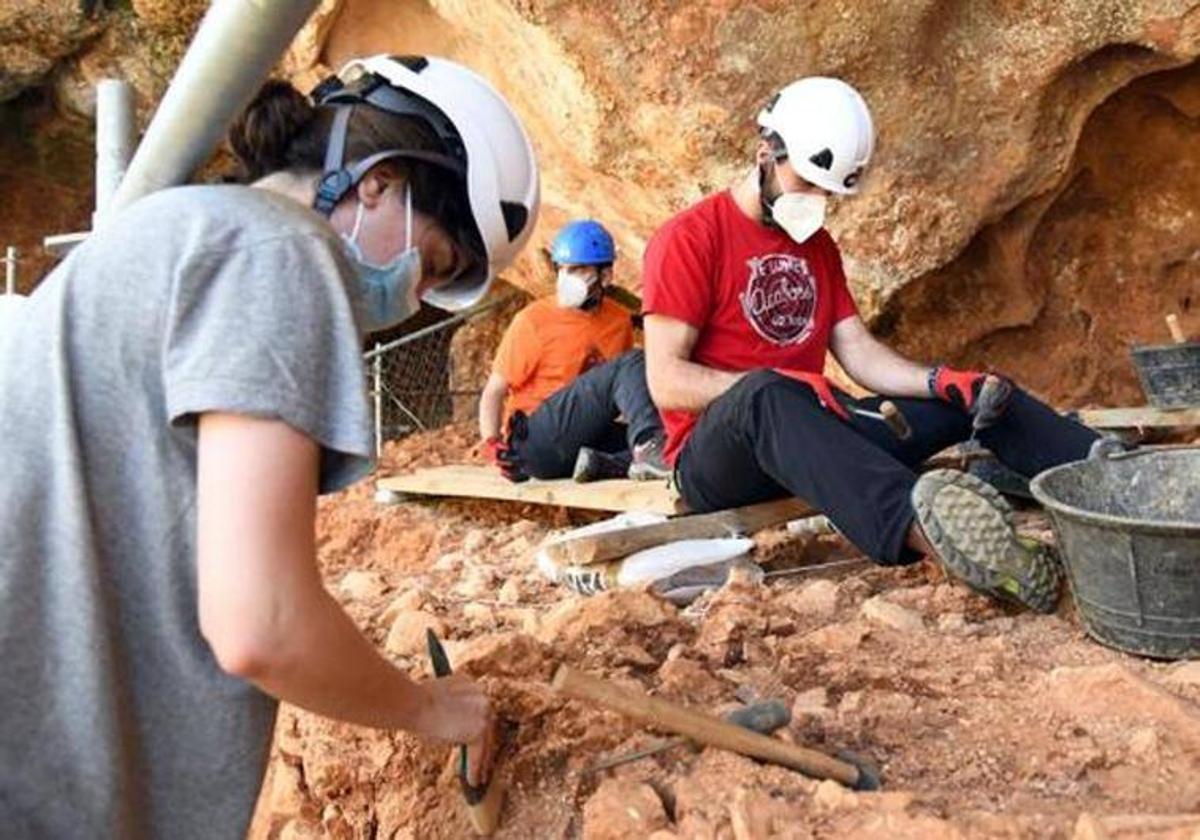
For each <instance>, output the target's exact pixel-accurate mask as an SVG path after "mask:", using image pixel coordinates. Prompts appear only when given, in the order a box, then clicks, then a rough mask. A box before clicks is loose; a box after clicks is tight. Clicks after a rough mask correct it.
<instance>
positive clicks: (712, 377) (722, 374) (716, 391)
mask: <svg viewBox="0 0 1200 840" xmlns="http://www.w3.org/2000/svg"><path fill="white" fill-rule="evenodd" d="M644 329H645V333H646V384H647V385H648V386H649V387H650V396H651V397H652V398H653V399H654V404H655V405H657V406H658V407H659V408H660V409H662V410H664V411H692V412H700V411H703V410H704V409H705V408H707V407H708V404H709V403H711V402H712V401H713V400H715V399H716V398H717V397H719V396H721V395H722V394H724V393H725V392H726V391H728V390H729V389H730V388H732V387H733V385H734V383H735V382H737V381H738V380H739V379H741V378H742V377H743V376H744V375H745V374H743V373H729V372H727V371H723V370H717V369H715V368H710V367H706V366H704V365H700V364H696V363H695V362H693V361H691V357H692V348H693V347H695V346H696V339H697V338H699V336H700V331H699V330H698V329H696V328H695V327H693V326H692V325H691V324H689V323H687V322H686V321H680V320H678V319H677V318H671V317H668V316H666V315H647V316H646V320H645V326H644Z"/></svg>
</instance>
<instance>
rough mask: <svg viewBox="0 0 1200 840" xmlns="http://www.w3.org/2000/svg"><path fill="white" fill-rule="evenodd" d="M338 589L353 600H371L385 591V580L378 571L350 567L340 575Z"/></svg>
mask: <svg viewBox="0 0 1200 840" xmlns="http://www.w3.org/2000/svg"><path fill="white" fill-rule="evenodd" d="M338 589H339V590H341V592H342V594H343V595H345V596H346V597H347V598H350V599H352V600H355V601H371V600H374V599H376V598H378V597H379V596H380V595H382V594H383V593H384V592H386V591H387V589H388V585H387V581H385V580H384V579H383V575H381V574H379V573H378V572H369V571H366V570H365V569H351V570H350V571H348V572H346V574H344V575H342V579H341V580H340V581H339V582H338Z"/></svg>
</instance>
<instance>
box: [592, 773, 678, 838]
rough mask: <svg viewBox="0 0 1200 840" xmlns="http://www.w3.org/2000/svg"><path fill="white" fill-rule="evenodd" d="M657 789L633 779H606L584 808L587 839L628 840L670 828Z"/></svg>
mask: <svg viewBox="0 0 1200 840" xmlns="http://www.w3.org/2000/svg"><path fill="white" fill-rule="evenodd" d="M668 824H669V823H668V820H667V813H666V811H665V810H664V809H663V804H662V800H661V799H659V798H658V794H657V793H655V792H654V788H652V787H650V786H649V785H647V784H645V783H643V782H636V781H632V780H629V779H606V780H605V781H603V782H602V783H601V784H600V787H599V788H598V789H597V790H596V792H595V793H594V794H592V796H591V798H590V799H588V801H587V804H586V805H584V806H583V840H627V838H630V837H645V836H646V835H648V834H651V833H652V832H654V831H658V830H659V829H664V828H666V827H667V826H668Z"/></svg>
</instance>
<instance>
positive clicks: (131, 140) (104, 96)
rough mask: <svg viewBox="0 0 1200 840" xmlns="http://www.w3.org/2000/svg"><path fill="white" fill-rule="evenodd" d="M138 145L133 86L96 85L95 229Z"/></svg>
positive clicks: (112, 82) (113, 82)
mask: <svg viewBox="0 0 1200 840" xmlns="http://www.w3.org/2000/svg"><path fill="white" fill-rule="evenodd" d="M134 145H135V137H134V128H133V86H132V85H130V84H129V83H128V82H125V81H122V80H120V79H101V80H100V82H99V84H97V85H96V212H95V214H94V215H93V217H92V226H93V227H95V226H96V221H97V220H98V219H99V218H100V217H101V216H103V215H104V212H105V210H107V209H108V206H109V204H110V203H111V202H112V198H113V196H114V195H116V192H117V187H119V186H120V185H121V178H122V177H123V176H124V175H125V170H126V169H127V168H128V167H129V159H130V158H132V157H133V148H134Z"/></svg>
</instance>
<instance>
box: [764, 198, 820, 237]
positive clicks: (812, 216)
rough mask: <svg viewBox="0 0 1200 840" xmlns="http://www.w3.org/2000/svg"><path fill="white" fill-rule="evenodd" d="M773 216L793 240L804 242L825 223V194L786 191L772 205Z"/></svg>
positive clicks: (776, 222)
mask: <svg viewBox="0 0 1200 840" xmlns="http://www.w3.org/2000/svg"><path fill="white" fill-rule="evenodd" d="M771 217H772V218H773V219H774V220H775V224H777V225H779V226H780V227H781V228H783V230H784V232H785V233H787V235H788V236H790V237H791V238H792V240H793V241H795V242H799V243H803V242H805V241H806V240H808V238H809V237H810V236H812V235H813V234H814V233H816V232H817V231H818V230H820V229H821V226H822V225H823V224H825V196H824V195H820V194H817V193H784V194H783V195H781V196H779V198H777V199H775V201H774V203H773V204H772V205H771Z"/></svg>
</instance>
